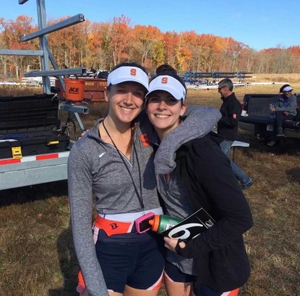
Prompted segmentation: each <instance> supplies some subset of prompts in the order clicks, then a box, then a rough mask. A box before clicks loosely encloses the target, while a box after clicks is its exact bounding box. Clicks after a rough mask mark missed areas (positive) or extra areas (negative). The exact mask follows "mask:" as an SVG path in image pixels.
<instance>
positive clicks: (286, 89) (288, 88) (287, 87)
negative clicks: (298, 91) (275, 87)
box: [282, 85, 293, 91]
mask: <svg viewBox="0 0 300 296" xmlns="http://www.w3.org/2000/svg"><path fill="white" fill-rule="evenodd" d="M291 90H293V88H292V87H291V86H290V85H287V86H286V87H285V88H284V89H283V90H282V91H291Z"/></svg>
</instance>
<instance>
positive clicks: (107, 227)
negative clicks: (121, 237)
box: [94, 215, 134, 236]
mask: <svg viewBox="0 0 300 296" xmlns="http://www.w3.org/2000/svg"><path fill="white" fill-rule="evenodd" d="M94 225H95V226H96V227H97V228H99V229H103V230H104V232H105V233H106V234H107V235H108V236H111V235H114V234H124V233H131V232H132V228H133V225H134V222H120V221H113V220H108V219H105V218H102V217H100V216H99V215H97V218H96V220H95V222H94Z"/></svg>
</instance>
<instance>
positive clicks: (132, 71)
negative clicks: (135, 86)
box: [130, 68, 136, 76]
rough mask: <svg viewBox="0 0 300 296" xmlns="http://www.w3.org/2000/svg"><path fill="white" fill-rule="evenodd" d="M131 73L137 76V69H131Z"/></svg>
mask: <svg viewBox="0 0 300 296" xmlns="http://www.w3.org/2000/svg"><path fill="white" fill-rule="evenodd" d="M130 75H131V76H136V69H134V68H132V69H130Z"/></svg>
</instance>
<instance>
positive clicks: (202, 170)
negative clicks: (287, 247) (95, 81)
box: [146, 65, 253, 296]
mask: <svg viewBox="0 0 300 296" xmlns="http://www.w3.org/2000/svg"><path fill="white" fill-rule="evenodd" d="M185 99H186V87H185V84H184V82H183V81H182V80H181V79H180V77H179V76H178V75H177V73H176V71H175V70H174V69H173V68H172V67H170V66H168V65H164V66H161V67H159V68H158V70H157V76H156V77H155V78H154V79H152V80H151V81H150V84H149V92H148V93H147V96H146V112H147V114H148V117H149V120H150V122H151V123H152V125H153V127H154V129H155V131H156V137H157V138H155V134H153V135H152V136H153V137H154V138H151V137H150V142H151V143H152V145H154V146H155V145H158V146H157V148H156V153H155V158H154V165H155V172H156V174H157V182H158V184H157V186H158V190H159V193H160V195H161V197H162V200H163V202H164V206H165V209H166V213H167V214H168V215H171V216H175V217H181V218H185V217H187V216H188V215H190V214H191V213H193V212H194V211H196V210H198V209H199V208H201V207H204V209H205V210H206V211H207V212H208V213H209V214H211V216H212V217H213V218H214V219H215V220H216V224H215V225H214V226H212V227H211V228H209V229H208V230H206V231H205V232H203V233H202V234H201V235H199V236H197V237H196V238H194V239H193V240H191V241H189V242H184V241H181V240H178V239H169V238H166V237H165V246H166V247H167V248H168V249H169V250H170V251H172V252H169V253H168V255H167V262H166V266H165V284H166V288H167V292H168V295H169V296H182V295H193V292H192V290H191V284H192V283H191V282H190V281H193V280H195V277H193V274H194V270H193V269H191V262H189V261H185V260H184V257H186V258H193V259H194V260H195V261H194V264H195V266H194V267H196V274H197V279H196V281H197V289H198V290H197V291H196V295H197V296H200V295H201V296H220V295H230V296H233V295H237V294H238V290H239V287H241V286H242V285H243V284H245V282H246V281H247V279H248V277H249V274H250V266H249V261H248V257H247V254H246V251H245V246H244V242H243V233H244V232H246V231H247V230H248V229H250V228H251V226H252V223H253V222H252V215H251V211H250V208H249V205H248V202H247V201H246V198H245V196H244V195H243V192H242V190H241V188H240V187H239V185H238V182H237V179H236V178H235V176H234V174H233V171H232V169H231V167H230V162H229V159H228V158H227V157H226V156H225V155H224V153H223V152H222V151H221V149H220V147H219V143H220V142H221V141H222V139H221V138H220V136H218V135H217V134H215V133H209V134H207V135H205V136H203V135H202V136H201V137H199V132H198V131H197V126H198V127H201V129H204V128H205V126H206V125H209V124H210V123H209V122H210V121H212V122H214V121H215V118H214V117H215V114H218V119H219V118H220V116H221V115H220V113H219V112H218V111H217V109H216V108H214V109H215V110H216V111H214V110H207V113H208V114H210V116H211V118H210V119H209V118H203V117H198V122H197V123H196V122H195V123H194V124H195V127H194V128H190V129H185V130H182V129H181V126H182V125H183V124H184V123H185V120H186V119H185V117H184V116H183V115H184V113H185V109H186V108H187V106H186V104H185ZM216 112H218V113H216ZM218 119H217V120H218ZM175 252H176V253H175ZM186 260H187V259H186ZM184 284H185V286H184ZM182 287H185V290H184V291H182ZM224 292H226V293H224ZM223 293H224V294H223Z"/></svg>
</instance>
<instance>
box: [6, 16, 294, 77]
mask: <svg viewBox="0 0 300 296" xmlns="http://www.w3.org/2000/svg"><path fill="white" fill-rule="evenodd" d="M66 18H67V17H63V18H60V19H58V20H50V21H49V22H48V25H51V24H54V23H57V22H59V21H61V20H64V19H66ZM32 22H33V19H32V18H30V17H28V16H24V15H21V16H18V17H17V19H16V21H13V20H5V19H4V18H0V47H1V48H7V49H38V48H39V40H38V39H34V40H31V41H29V42H25V43H23V42H21V41H20V39H21V37H22V36H23V35H26V34H29V33H31V32H33V31H35V30H36V29H37V28H36V26H35V25H32ZM48 43H49V47H50V50H51V52H52V54H53V56H54V58H55V60H56V62H57V64H58V66H59V67H62V66H63V65H67V66H68V67H86V68H94V69H103V70H104V69H106V70H110V69H111V68H112V67H114V66H115V65H117V64H118V63H120V62H121V61H124V60H131V61H136V62H139V63H141V64H142V65H143V66H145V67H146V68H148V69H149V70H150V71H154V70H155V68H156V67H157V66H159V65H161V64H162V63H168V64H170V65H171V66H173V67H175V68H176V69H177V71H179V72H184V71H198V72H214V71H227V72H236V71H247V72H255V73H280V72H281V73H283V72H285V73H292V72H299V71H300V46H292V47H289V48H282V47H276V48H268V49H264V50H260V51H256V50H254V49H252V48H250V47H249V46H248V45H246V44H244V43H242V42H239V41H237V40H235V39H233V38H232V37H226V38H223V37H220V36H215V35H213V34H197V33H196V32H195V31H189V32H180V33H178V32H174V31H172V32H171V31H169V32H166V33H162V32H161V30H160V29H159V28H157V27H154V26H150V25H149V26H142V25H135V26H134V27H133V26H132V24H131V20H130V18H128V17H126V16H125V15H121V16H120V17H114V18H113V19H112V20H111V21H109V22H101V23H91V22H90V21H88V20H87V21H85V22H83V23H80V24H77V25H74V26H70V27H67V28H64V29H63V30H59V31H56V32H53V33H51V34H49V35H48ZM29 65H30V66H31V67H33V68H35V69H37V68H39V67H40V62H39V59H38V58H36V57H27V56H26V57H17V56H10V57H8V56H0V71H1V72H2V73H4V74H5V73H6V72H7V71H8V70H10V71H11V72H13V74H14V76H15V77H17V78H18V77H19V76H20V74H21V75H22V73H23V72H24V71H25V70H26V69H28V68H29Z"/></svg>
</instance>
